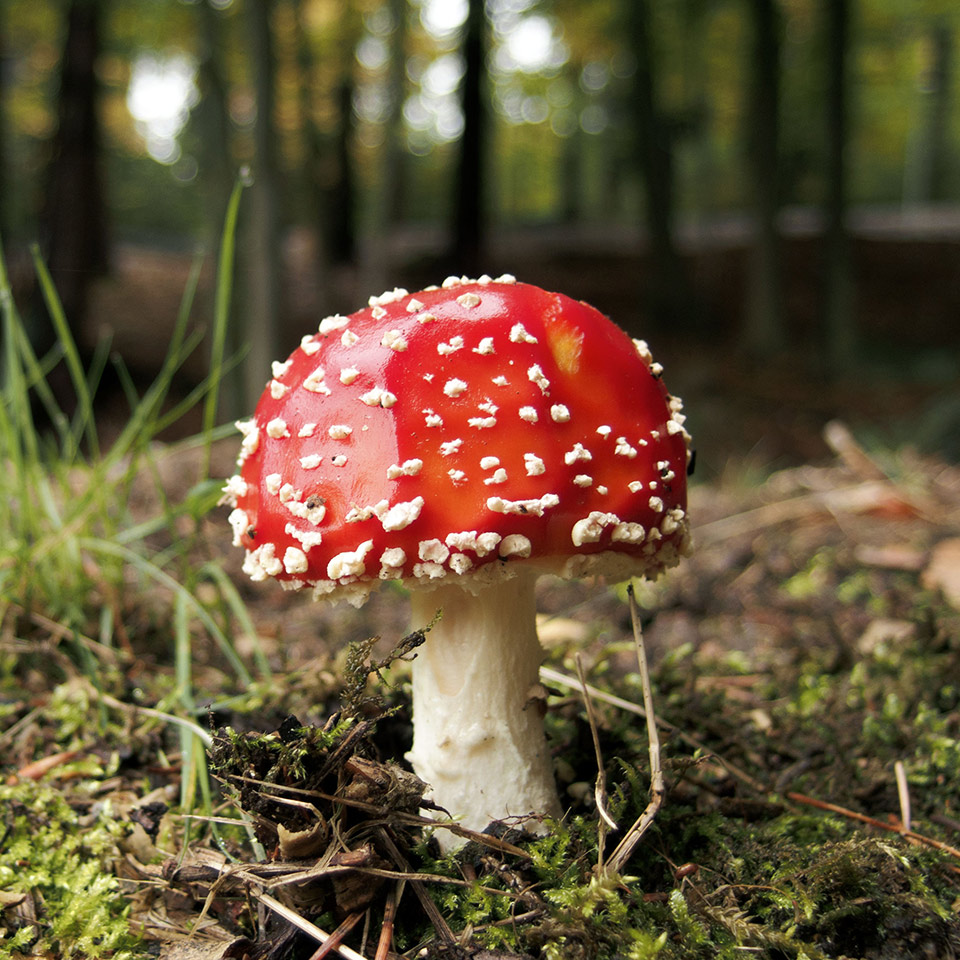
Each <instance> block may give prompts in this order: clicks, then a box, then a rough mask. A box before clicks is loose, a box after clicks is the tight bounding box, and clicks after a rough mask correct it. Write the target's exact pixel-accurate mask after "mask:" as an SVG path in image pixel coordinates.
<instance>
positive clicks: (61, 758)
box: [7, 750, 81, 786]
mask: <svg viewBox="0 0 960 960" xmlns="http://www.w3.org/2000/svg"><path fill="white" fill-rule="evenodd" d="M80 754H81V751H80V750H65V751H63V752H62V753H52V754H50V756H48V757H41V758H40V759H39V760H34V761H33V763H28V764H27V765H26V766H25V767H21V768H20V769H19V770H18V771H17V772H16V773H12V774H11V775H10V776H9V777H7V785H8V786H13V785H14V784H15V783H16V782H17V781H18V780H40V779H41V778H43V777H45V776H46V775H47V774H48V773H50V771H51V770H55V769H56V768H57V767H59V766H60V765H61V764H64V763H69V762H70V761H71V760H76V758H77V757H79V756H80Z"/></svg>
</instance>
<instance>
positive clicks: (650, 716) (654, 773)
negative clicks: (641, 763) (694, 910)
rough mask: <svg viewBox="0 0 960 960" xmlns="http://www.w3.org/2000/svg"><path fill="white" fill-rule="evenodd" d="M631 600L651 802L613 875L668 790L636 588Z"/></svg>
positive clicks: (616, 855)
mask: <svg viewBox="0 0 960 960" xmlns="http://www.w3.org/2000/svg"><path fill="white" fill-rule="evenodd" d="M627 596H628V597H629V600H630V621H631V623H632V624H633V637H634V640H635V642H636V645H637V661H638V663H639V665H640V683H641V686H642V688H643V707H644V710H645V712H646V717H647V738H648V742H649V746H650V793H651V796H650V802H649V803H648V804H647V806H646V809H645V810H644V811H643V813H642V814H641V815H640V817H639V818H638V819H637V821H636V823H634V825H633V826H632V827H631V828H630V829H629V830H628V831H627V832H626V834H625V835H624V837H623V839H622V840H621V841H620V842H619V843H618V844H617V847H616V849H615V850H614V851H613V854H612V855H611V857H610V860H609V862H608V863H607V870H608V871H609V872H611V873H620V872H621V870H623V868H624V866H625V865H626V863H627V861H628V860H629V859H630V855H631V854H632V853H633V851H634V849H635V848H636V846H637V844H638V843H639V842H640V840H641V838H642V837H643V835H644V834H645V833H646V832H647V830H649V829H650V826H651V824H652V823H653V821H654V819H655V818H656V816H657V813H658V812H659V810H660V807H661V806H662V805H663V798H664V796H665V795H666V792H667V787H666V783H665V781H664V777H663V768H662V767H661V765H660V736H659V734H658V733H657V719H656V714H655V713H654V709H653V689H652V687H651V686H650V670H649V667H648V665H647V652H646V648H645V647H644V643H643V630H642V629H641V626H640V615H639V612H638V610H637V601H636V598H635V597H634V594H633V584H631V585H630V586H629V587H628V588H627Z"/></svg>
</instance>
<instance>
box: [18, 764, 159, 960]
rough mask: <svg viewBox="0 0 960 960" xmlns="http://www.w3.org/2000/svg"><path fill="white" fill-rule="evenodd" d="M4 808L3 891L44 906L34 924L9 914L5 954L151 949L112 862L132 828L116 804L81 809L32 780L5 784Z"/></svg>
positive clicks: (125, 953) (117, 959)
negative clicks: (132, 917)
mask: <svg viewBox="0 0 960 960" xmlns="http://www.w3.org/2000/svg"><path fill="white" fill-rule="evenodd" d="M0 810H3V811H4V817H3V819H4V829H5V830H6V836H5V842H4V844H3V846H2V848H0V890H2V891H3V892H4V893H7V894H18V893H20V894H24V895H26V896H27V897H28V898H30V900H32V902H33V905H34V906H35V908H36V913H37V922H36V924H35V925H34V924H27V923H24V924H22V925H21V924H19V923H18V922H17V921H16V920H15V919H14V917H13V914H12V911H7V913H6V914H5V915H3V916H4V923H3V925H4V926H6V927H7V929H6V931H5V936H3V937H0V957H10V958H15V957H18V956H20V955H21V954H22V953H24V952H29V953H31V954H33V955H53V956H58V957H111V958H113V960H133V958H135V957H139V956H144V955H145V953H144V952H143V951H141V950H140V949H139V945H138V941H137V938H136V937H135V936H134V935H133V934H132V933H131V931H130V927H129V924H128V913H129V906H128V904H127V902H126V900H125V898H124V897H123V895H122V894H121V891H120V884H119V881H118V880H117V878H116V877H115V876H114V875H113V872H112V869H111V861H112V860H113V859H114V858H115V857H116V856H117V855H118V851H117V840H118V839H119V838H120V837H121V836H122V834H123V833H124V831H125V829H126V828H125V826H124V825H123V824H121V823H119V822H118V821H117V820H115V819H114V818H113V817H112V816H111V812H110V808H109V805H108V804H104V805H103V806H102V807H101V808H100V809H98V810H97V812H95V813H94V812H90V813H87V814H85V815H83V816H81V815H80V814H79V813H78V812H77V811H76V810H75V809H73V808H72V807H71V806H70V805H69V804H68V803H67V802H66V800H65V799H64V797H63V795H62V794H61V793H60V792H58V791H57V790H55V789H54V788H52V787H49V786H44V785H38V784H35V783H32V782H31V783H23V784H18V785H16V786H0Z"/></svg>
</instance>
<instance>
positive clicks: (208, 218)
mask: <svg viewBox="0 0 960 960" xmlns="http://www.w3.org/2000/svg"><path fill="white" fill-rule="evenodd" d="M197 15H198V18H199V23H198V24H197V27H198V29H197V37H198V65H197V84H198V86H199V88H200V101H199V103H198V104H197V106H196V107H195V108H194V109H193V111H192V113H191V123H192V124H193V126H194V128H195V130H196V140H197V151H198V154H199V161H200V176H199V180H200V184H201V187H202V193H203V203H204V229H205V231H207V232H208V234H209V235H208V236H207V237H205V239H206V240H207V242H208V244H209V245H210V247H211V248H213V247H215V245H216V243H217V242H218V240H219V233H218V231H219V229H220V226H221V224H222V223H223V215H224V211H225V210H226V207H227V200H228V199H229V197H230V191H231V190H232V189H233V180H234V177H235V175H236V174H235V170H234V166H233V156H232V152H231V139H232V136H231V129H230V118H229V110H228V107H227V97H228V93H227V84H226V82H225V80H224V76H223V66H222V64H223V31H222V18H223V14H222V13H221V12H220V11H218V10H216V9H214V7H213V6H212V5H211V4H209V3H206V2H204V3H200V4H197Z"/></svg>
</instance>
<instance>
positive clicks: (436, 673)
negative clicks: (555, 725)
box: [407, 573, 560, 849]
mask: <svg viewBox="0 0 960 960" xmlns="http://www.w3.org/2000/svg"><path fill="white" fill-rule="evenodd" d="M534 583H535V577H534V576H532V575H530V574H526V573H523V574H521V575H520V576H517V577H516V578H514V579H510V580H502V581H499V582H497V583H494V584H490V585H488V586H484V587H480V588H478V589H476V591H475V592H471V591H470V590H465V589H463V588H461V587H459V586H442V587H438V588H436V589H434V590H430V591H425V590H422V589H421V590H419V591H415V592H414V593H413V599H412V615H413V622H414V625H415V626H417V627H420V626H423V625H425V624H427V623H429V622H430V621H431V620H432V619H433V617H434V614H435V613H436V611H437V610H438V609H442V611H443V616H442V618H441V619H440V621H439V622H438V623H437V624H436V625H435V626H434V627H433V629H432V630H431V631H430V632H429V634H428V635H427V640H426V642H425V643H424V644H423V646H421V647H420V648H419V650H418V651H417V658H416V660H414V662H413V714H414V734H413V749H411V751H410V752H409V754H408V755H407V757H408V759H409V760H410V762H411V763H412V764H413V768H414V770H415V771H416V773H417V775H418V776H419V777H420V778H421V779H422V780H424V781H425V782H426V783H427V784H429V785H430V787H431V790H430V792H429V793H428V794H427V796H428V797H429V799H431V800H433V801H434V802H436V803H438V804H440V806H442V807H443V808H444V809H446V810H448V811H449V812H450V813H451V814H452V815H453V816H454V817H456V818H457V819H458V820H459V821H460V823H462V824H463V825H464V826H466V827H469V828H471V829H473V830H483V829H484V828H485V827H486V826H487V824H488V823H490V822H491V821H492V820H502V819H504V818H506V817H511V818H513V817H524V816H528V815H530V814H542V813H546V814H549V815H550V816H559V814H560V802H559V800H558V798H557V792H556V786H555V784H554V780H553V764H552V762H551V760H550V754H549V752H548V750H547V744H546V740H545V738H544V733H543V720H542V700H541V699H539V698H537V696H536V691H537V690H538V689H539V688H538V686H537V685H538V682H539V681H538V671H539V668H540V661H541V660H542V658H543V651H542V649H541V647H540V641H539V640H538V639H537V629H536V604H535V599H534ZM438 838H439V839H440V841H441V845H444V846H446V848H447V849H449V848H450V847H452V846H456V845H457V844H458V841H457V839H456V838H455V837H453V835H452V834H450V833H448V832H446V831H441V832H440V834H438ZM459 842H460V843H462V841H459Z"/></svg>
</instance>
